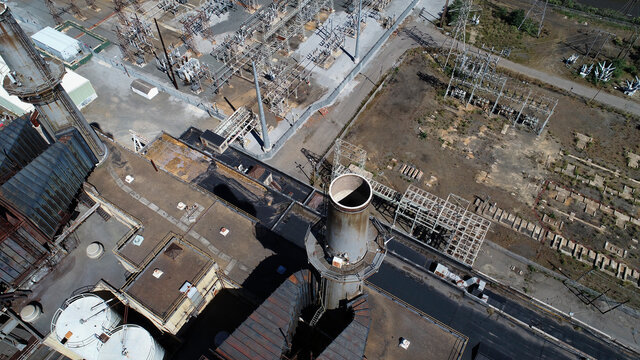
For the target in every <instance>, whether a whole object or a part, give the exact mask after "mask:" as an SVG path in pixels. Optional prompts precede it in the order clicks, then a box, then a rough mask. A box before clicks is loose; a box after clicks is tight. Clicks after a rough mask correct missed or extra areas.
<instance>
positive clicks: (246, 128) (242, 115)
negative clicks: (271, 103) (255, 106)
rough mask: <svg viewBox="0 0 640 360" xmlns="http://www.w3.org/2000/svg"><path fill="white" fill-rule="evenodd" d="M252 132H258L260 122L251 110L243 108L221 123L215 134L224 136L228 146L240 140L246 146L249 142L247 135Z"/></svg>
mask: <svg viewBox="0 0 640 360" xmlns="http://www.w3.org/2000/svg"><path fill="white" fill-rule="evenodd" d="M252 130H256V131H257V130H258V120H257V119H256V116H255V114H254V113H253V112H251V110H249V109H247V108H246V107H244V106H242V107H240V108H239V109H238V110H236V111H235V112H234V113H233V114H231V116H229V117H228V118H226V119H225V120H224V121H223V122H222V123H220V125H218V127H217V128H216V129H215V130H214V132H215V133H216V134H218V135H220V136H222V137H223V138H224V139H225V140H226V142H227V144H231V143H233V142H234V141H236V140H240V141H241V142H242V145H243V146H244V145H245V144H246V142H247V135H249V133H251V131H252Z"/></svg>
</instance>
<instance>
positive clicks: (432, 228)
mask: <svg viewBox="0 0 640 360" xmlns="http://www.w3.org/2000/svg"><path fill="white" fill-rule="evenodd" d="M333 151H334V153H333V169H332V174H331V179H332V180H333V179H335V178H336V177H338V176H340V175H342V174H347V173H351V172H353V171H352V169H353V166H355V167H357V168H360V169H363V168H364V165H365V163H366V160H367V152H366V151H365V150H364V149H362V148H360V147H358V146H355V145H353V144H350V143H348V142H346V141H344V140H342V139H338V140H336V143H335V145H334V148H333ZM352 165H353V166H352ZM350 166H351V168H350ZM368 180H369V183H370V184H371V187H372V189H373V193H374V195H376V196H377V197H379V198H381V199H383V200H384V201H386V202H388V203H389V204H391V205H395V206H397V208H396V211H395V215H394V219H393V226H395V225H396V224H397V222H398V221H399V220H403V221H405V222H407V223H408V224H410V227H411V228H410V231H409V232H408V234H409V235H410V236H414V234H415V233H416V232H417V230H420V231H426V232H427V233H428V234H440V235H442V236H444V237H445V239H446V244H444V246H443V247H441V248H439V250H442V251H444V252H445V253H446V254H448V255H449V256H451V257H453V258H455V259H457V260H459V261H461V262H463V263H465V264H467V265H469V266H472V265H473V262H474V261H475V258H476V256H477V254H478V251H479V250H480V246H482V242H483V241H484V238H485V236H486V234H487V231H488V230H489V226H490V224H491V222H490V221H489V220H487V219H485V218H483V217H481V216H479V215H476V214H475V213H473V212H472V211H469V204H470V203H469V201H467V200H465V199H464V198H462V197H460V196H457V195H454V194H450V195H449V196H448V197H447V199H446V200H445V199H442V198H440V197H438V196H436V195H433V194H431V193H429V192H427V191H425V190H422V189H420V188H418V187H416V186H414V185H409V188H408V189H407V191H405V193H404V194H400V193H399V192H397V191H395V190H393V189H392V188H390V187H388V186H385V185H383V184H381V183H379V182H377V181H375V180H373V179H368ZM418 228H419V229H418Z"/></svg>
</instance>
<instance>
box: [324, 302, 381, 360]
mask: <svg viewBox="0 0 640 360" xmlns="http://www.w3.org/2000/svg"><path fill="white" fill-rule="evenodd" d="M347 306H349V307H351V309H352V310H353V313H354V315H353V321H352V322H351V323H349V325H347V327H346V328H345V329H344V330H342V332H341V333H340V335H338V337H336V338H335V340H333V342H331V344H329V346H327V347H326V348H325V349H324V351H323V352H322V353H321V354H320V355H319V356H318V360H362V359H363V358H364V349H365V347H366V346H367V337H368V336H369V328H370V327H371V310H370V309H369V303H368V302H367V296H366V295H360V296H359V297H357V298H355V299H354V300H352V301H351V302H350V303H349V304H348V305H347Z"/></svg>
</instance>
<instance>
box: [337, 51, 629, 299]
mask: <svg viewBox="0 0 640 360" xmlns="http://www.w3.org/2000/svg"><path fill="white" fill-rule="evenodd" d="M447 83H448V79H447V78H446V76H445V75H444V74H442V73H441V72H440V70H439V69H437V67H436V66H435V64H434V63H433V61H432V59H431V57H430V56H429V55H428V53H426V52H424V51H423V50H422V49H413V50H409V53H408V55H407V56H406V60H405V61H404V62H403V63H402V64H401V65H400V66H399V67H398V68H397V69H394V70H391V73H390V75H389V77H388V78H387V80H386V83H385V85H383V88H382V89H381V91H380V92H379V93H378V94H377V95H376V97H375V98H374V99H372V100H371V101H370V103H369V105H368V106H367V108H366V109H365V110H364V112H363V113H362V114H361V115H360V116H359V117H358V118H357V119H356V120H355V122H354V123H353V125H352V127H351V128H350V129H349V130H348V132H347V134H346V135H345V137H344V140H346V141H347V142H349V143H352V144H354V145H358V146H360V147H362V148H364V149H365V150H366V151H367V170H369V171H371V172H372V173H373V174H374V176H375V179H376V180H378V181H380V182H382V183H383V184H386V185H390V186H391V187H393V188H394V189H396V190H398V191H401V192H403V191H404V190H405V189H406V188H407V187H408V185H409V184H410V183H413V184H414V185H416V186H418V187H421V188H423V189H426V190H427V191H429V192H432V193H434V194H436V195H438V196H441V197H446V196H447V195H448V194H449V193H455V194H457V195H459V196H462V197H463V198H466V199H467V200H470V201H473V199H474V198H475V197H480V198H482V199H488V200H489V201H491V202H497V204H498V206H499V207H501V208H503V209H507V210H508V211H510V212H511V213H514V214H517V215H518V216H520V217H523V218H525V219H528V220H532V221H533V220H535V219H536V218H535V216H534V213H533V210H532V207H533V205H534V203H535V200H536V197H537V196H538V193H539V192H540V190H542V186H543V184H544V181H545V180H546V179H550V178H551V179H556V178H557V177H558V176H557V175H555V174H554V173H552V172H551V171H550V169H551V168H552V166H553V164H555V163H558V162H559V161H562V159H564V158H566V157H567V154H575V156H578V157H583V158H590V159H592V160H593V162H594V163H599V164H603V165H606V166H607V167H609V168H614V169H620V171H621V172H624V173H628V174H629V175H630V176H637V175H638V172H637V170H632V169H629V168H627V166H626V159H625V155H624V152H625V149H628V148H629V147H630V146H636V147H637V146H638V145H637V141H634V140H633V139H638V138H640V129H639V128H638V120H637V119H629V118H626V117H625V116H623V115H619V114H617V113H614V112H610V111H606V110H603V109H601V108H598V107H591V106H588V105H586V104H585V102H584V101H582V100H578V99H575V98H573V97H571V96H570V95H568V94H560V93H552V92H551V91H550V90H548V89H541V91H544V92H546V93H547V94H549V95H553V96H556V97H559V98H560V102H559V104H558V106H557V108H556V113H555V115H554V116H553V117H552V118H551V120H550V122H549V125H548V127H547V130H546V131H545V132H543V134H542V135H541V136H539V137H536V136H535V134H532V133H529V132H527V131H525V130H524V129H521V128H514V127H513V126H509V127H508V128H507V130H506V132H505V133H504V134H502V131H503V129H504V127H505V125H510V124H508V122H507V120H506V119H504V118H503V117H500V116H497V115H494V116H492V117H489V116H487V115H486V114H484V113H483V112H482V111H480V110H479V108H477V107H473V106H469V107H467V108H463V105H461V104H460V102H459V101H458V100H455V99H451V98H446V99H443V94H444V92H445V89H446V85H447ZM575 132H583V133H588V134H591V136H593V138H594V142H593V143H592V145H590V146H588V147H587V148H585V149H584V150H578V149H577V148H576V147H575V144H576V142H575ZM595 139H597V140H595ZM630 144H634V145H630ZM403 164H407V165H411V166H413V167H415V168H417V169H419V170H421V171H423V172H424V175H423V177H422V178H421V179H420V181H417V180H416V179H410V178H408V177H406V176H403V175H402V174H401V173H400V172H399V169H401V166H402V165H403ZM559 181H561V180H559ZM569 186H571V184H569ZM616 233H620V231H616ZM622 233H623V234H624V233H625V231H624V230H623V231H622ZM580 235H583V234H581V233H580V232H577V233H576V234H573V236H580ZM487 238H488V239H489V240H491V241H493V242H496V243H498V244H499V245H501V246H503V247H505V248H507V249H509V250H511V251H513V252H515V253H517V254H520V255H522V256H524V257H526V258H529V259H532V260H534V261H536V262H538V263H539V264H541V265H543V266H545V267H549V268H554V269H555V268H558V267H561V268H562V270H563V271H565V272H566V273H567V275H568V276H569V277H572V278H577V277H578V276H580V275H581V274H582V273H584V272H585V271H586V270H588V269H587V268H585V266H587V267H588V265H585V264H583V263H580V262H578V261H575V260H573V259H571V258H570V257H567V256H563V255H561V254H559V253H558V252H557V251H555V250H553V249H551V248H549V247H548V245H545V244H541V243H539V242H537V241H535V240H533V239H531V238H529V237H527V236H524V235H521V234H518V233H516V232H514V231H512V230H510V229H507V228H505V227H502V226H500V225H493V226H492V228H491V230H490V233H489V234H488V235H487ZM575 240H576V241H579V242H581V243H586V245H589V244H590V243H589V241H590V238H577V239H575ZM599 240H600V239H599ZM599 240H598V242H599ZM591 245H592V246H593V248H594V249H596V250H598V251H601V247H602V244H598V245H599V246H598V247H597V248H596V244H591ZM594 281H595V280H594ZM607 282H610V283H611V284H617V283H618V282H619V279H615V278H613V277H608V276H602V277H600V278H598V279H597V284H596V283H594V286H596V287H598V288H605V286H607ZM616 286H617V285H616ZM636 290H637V289H636ZM624 296H627V295H624Z"/></svg>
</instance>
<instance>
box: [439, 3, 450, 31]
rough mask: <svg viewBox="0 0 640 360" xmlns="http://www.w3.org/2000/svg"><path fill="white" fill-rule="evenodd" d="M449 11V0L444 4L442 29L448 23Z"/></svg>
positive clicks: (441, 20)
mask: <svg viewBox="0 0 640 360" xmlns="http://www.w3.org/2000/svg"><path fill="white" fill-rule="evenodd" d="M447 10H449V0H446V1H445V3H444V10H442V17H441V18H440V27H441V28H443V27H444V26H445V25H446V24H445V23H444V22H445V21H447Z"/></svg>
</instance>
